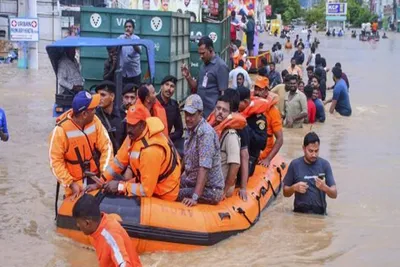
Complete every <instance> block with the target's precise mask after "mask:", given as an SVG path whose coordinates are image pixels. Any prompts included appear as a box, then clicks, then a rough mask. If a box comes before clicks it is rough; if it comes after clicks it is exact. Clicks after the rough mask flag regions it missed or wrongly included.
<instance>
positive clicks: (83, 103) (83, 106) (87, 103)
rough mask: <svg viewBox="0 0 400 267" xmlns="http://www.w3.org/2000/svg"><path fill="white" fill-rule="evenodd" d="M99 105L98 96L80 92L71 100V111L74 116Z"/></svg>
mask: <svg viewBox="0 0 400 267" xmlns="http://www.w3.org/2000/svg"><path fill="white" fill-rule="evenodd" d="M99 103H100V95H99V94H95V95H91V94H90V93H89V92H87V91H80V92H79V93H77V94H76V95H75V97H74V100H72V110H73V112H74V113H75V114H77V113H79V112H82V111H84V110H87V109H92V108H96V107H97V106H98V105H99Z"/></svg>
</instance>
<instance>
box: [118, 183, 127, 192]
mask: <svg viewBox="0 0 400 267" xmlns="http://www.w3.org/2000/svg"><path fill="white" fill-rule="evenodd" d="M118 193H120V194H125V193H126V183H125V182H123V181H121V182H119V183H118Z"/></svg>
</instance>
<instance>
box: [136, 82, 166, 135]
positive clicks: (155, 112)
mask: <svg viewBox="0 0 400 267" xmlns="http://www.w3.org/2000/svg"><path fill="white" fill-rule="evenodd" d="M137 94H138V99H137V100H136V102H137V103H138V104H139V105H144V106H145V107H146V108H147V113H148V117H158V118H159V119H160V120H161V122H162V123H163V124H164V130H163V132H164V134H165V136H168V120H167V113H166V112H165V109H164V107H163V106H162V105H161V103H160V102H159V101H158V99H157V95H156V90H155V89H154V86H153V85H152V84H144V85H142V86H140V87H139V89H138V93H137Z"/></svg>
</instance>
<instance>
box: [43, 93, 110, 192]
mask: <svg viewBox="0 0 400 267" xmlns="http://www.w3.org/2000/svg"><path fill="white" fill-rule="evenodd" d="M99 102H100V95H98V94H96V95H93V96H92V95H91V94H89V93H88V92H86V91H81V92H79V93H78V94H77V95H76V96H75V97H74V99H73V101H72V109H71V110H68V111H67V112H65V113H64V114H62V115H61V116H60V117H58V118H57V119H56V127H55V128H54V130H53V132H52V133H51V135H50V148H49V157H50V166H51V169H52V172H53V174H54V175H55V176H56V178H57V181H58V182H59V183H60V184H61V185H62V186H63V187H64V188H65V196H67V197H68V196H70V195H73V197H77V196H78V195H79V194H80V193H81V192H82V191H83V190H84V189H85V190H86V191H92V190H95V189H97V188H98V187H99V186H98V185H97V184H96V183H94V181H92V180H91V179H87V178H86V175H85V172H86V171H89V172H92V173H95V174H96V175H98V176H100V175H101V174H102V172H103V171H104V170H105V167H106V166H107V165H108V163H109V161H110V159H112V156H113V149H112V143H111V141H110V138H109V137H108V133H107V130H106V129H105V128H104V126H103V124H102V123H101V121H100V120H99V119H98V118H97V116H96V115H95V113H96V107H97V106H98V105H99ZM89 184H90V185H89Z"/></svg>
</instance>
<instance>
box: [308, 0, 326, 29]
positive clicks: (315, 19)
mask: <svg viewBox="0 0 400 267" xmlns="http://www.w3.org/2000/svg"><path fill="white" fill-rule="evenodd" d="M304 20H305V21H306V23H307V25H311V24H313V23H316V24H317V25H318V27H323V26H324V25H325V1H321V2H319V3H318V4H317V5H316V6H314V7H312V8H311V9H309V10H308V11H306V12H305V16H304Z"/></svg>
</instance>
